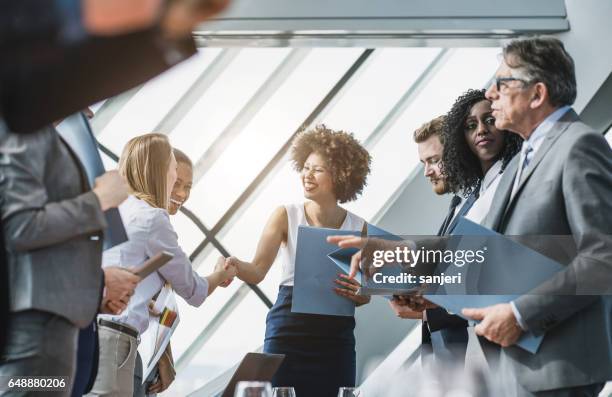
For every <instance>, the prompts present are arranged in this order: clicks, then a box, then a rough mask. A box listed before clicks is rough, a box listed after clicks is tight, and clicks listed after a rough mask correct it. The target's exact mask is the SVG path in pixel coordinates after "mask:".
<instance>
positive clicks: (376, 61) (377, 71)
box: [320, 48, 440, 140]
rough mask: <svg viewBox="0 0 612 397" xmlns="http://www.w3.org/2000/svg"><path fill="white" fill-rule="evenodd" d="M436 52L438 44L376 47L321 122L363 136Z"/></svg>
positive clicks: (401, 94) (384, 114)
mask: <svg viewBox="0 0 612 397" xmlns="http://www.w3.org/2000/svg"><path fill="white" fill-rule="evenodd" d="M439 53H440V49H439V48H383V49H377V50H376V51H374V53H373V54H372V55H371V56H370V59H369V60H368V62H367V63H366V64H365V65H364V66H362V68H363V70H362V71H360V73H358V74H356V75H355V76H354V77H353V79H352V80H351V83H350V87H349V88H348V89H347V90H345V91H344V92H343V93H342V96H341V97H340V98H339V99H337V102H336V103H335V105H334V106H333V107H332V108H331V109H329V110H326V112H325V114H324V115H323V116H322V117H321V118H320V120H321V122H323V123H324V124H326V125H327V126H328V127H330V128H332V129H337V130H343V131H348V132H352V133H354V134H355V137H356V138H357V139H359V140H364V139H365V138H366V137H367V136H368V135H369V134H370V133H371V132H372V131H373V130H374V129H375V128H376V126H377V125H378V123H380V122H381V121H382V120H383V118H384V117H385V116H386V115H387V113H388V112H389V111H390V110H391V109H392V108H393V106H394V105H395V104H396V103H397V102H398V101H399V100H400V98H401V97H402V96H403V95H404V94H405V93H406V91H408V90H409V89H410V87H411V86H412V85H413V84H414V82H415V80H416V79H417V78H418V77H419V76H420V75H421V74H422V73H423V72H424V71H425V69H426V68H427V66H429V64H430V63H431V61H433V59H434V58H435V56H436V55H438V54H439Z"/></svg>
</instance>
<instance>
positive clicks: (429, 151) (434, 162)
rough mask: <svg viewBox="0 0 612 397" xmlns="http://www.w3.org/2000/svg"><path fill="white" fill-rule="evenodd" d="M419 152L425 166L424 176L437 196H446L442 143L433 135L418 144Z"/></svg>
mask: <svg viewBox="0 0 612 397" xmlns="http://www.w3.org/2000/svg"><path fill="white" fill-rule="evenodd" d="M417 149H418V151H419V159H420V160H421V163H423V165H424V166H425V170H424V174H425V177H426V178H427V179H429V183H431V186H432V188H433V191H434V193H436V194H445V193H447V192H448V189H447V187H446V184H445V183H444V175H443V174H442V169H441V168H440V165H441V164H442V153H443V151H444V146H442V142H440V138H439V137H438V136H437V135H432V136H430V137H429V138H427V139H426V140H425V141H423V142H420V143H418V144H417Z"/></svg>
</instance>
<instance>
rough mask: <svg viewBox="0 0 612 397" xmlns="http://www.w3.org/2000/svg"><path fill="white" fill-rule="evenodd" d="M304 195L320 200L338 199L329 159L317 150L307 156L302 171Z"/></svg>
mask: <svg viewBox="0 0 612 397" xmlns="http://www.w3.org/2000/svg"><path fill="white" fill-rule="evenodd" d="M300 178H301V180H302V187H303V188H304V197H306V198H307V199H310V200H314V201H318V200H325V199H333V200H336V197H335V194H334V183H333V179H332V174H331V170H330V169H329V166H328V164H327V161H326V160H325V158H323V156H321V155H320V154H319V153H317V152H312V153H310V155H309V156H308V157H307V158H306V161H305V162H304V166H303V168H302V171H301V172H300Z"/></svg>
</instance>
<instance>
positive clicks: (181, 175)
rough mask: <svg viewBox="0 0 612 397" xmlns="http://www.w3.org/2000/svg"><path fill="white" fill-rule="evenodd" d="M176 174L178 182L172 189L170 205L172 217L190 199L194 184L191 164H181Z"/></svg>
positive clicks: (169, 210)
mask: <svg viewBox="0 0 612 397" xmlns="http://www.w3.org/2000/svg"><path fill="white" fill-rule="evenodd" d="M176 174H177V177H176V182H175V183H174V187H173V188H172V194H171V195H170V204H169V205H168V212H169V213H170V215H175V214H176V213H177V212H178V210H179V209H180V208H181V206H182V205H183V204H185V202H186V201H187V199H189V194H190V193H191V186H192V184H193V169H192V168H191V166H190V165H189V164H187V163H184V162H179V163H178V165H177V167H176Z"/></svg>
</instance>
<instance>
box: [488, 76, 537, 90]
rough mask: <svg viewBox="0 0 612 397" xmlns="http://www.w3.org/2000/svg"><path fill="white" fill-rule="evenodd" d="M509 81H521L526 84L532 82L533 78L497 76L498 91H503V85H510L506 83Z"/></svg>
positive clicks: (496, 85)
mask: <svg viewBox="0 0 612 397" xmlns="http://www.w3.org/2000/svg"><path fill="white" fill-rule="evenodd" d="M508 81H520V82H521V83H523V84H524V85H528V84H531V83H532V81H533V80H524V79H519V78H518V77H496V78H495V87H496V88H497V91H500V92H501V89H502V87H508V86H507V85H506V84H505V83H506V82H508Z"/></svg>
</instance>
